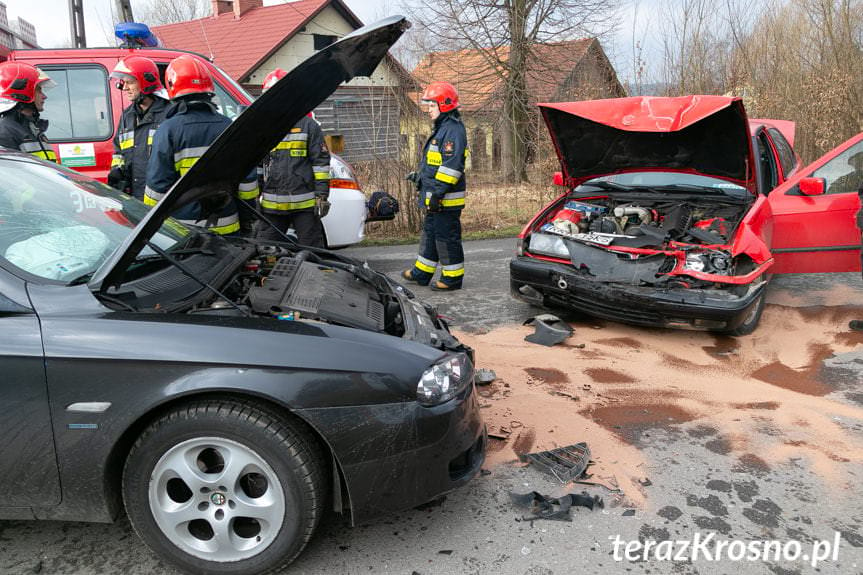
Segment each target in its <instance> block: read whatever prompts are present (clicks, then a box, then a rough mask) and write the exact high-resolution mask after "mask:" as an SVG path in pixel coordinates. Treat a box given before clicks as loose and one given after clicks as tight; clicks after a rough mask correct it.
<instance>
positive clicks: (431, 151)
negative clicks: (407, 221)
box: [419, 112, 469, 210]
mask: <svg viewBox="0 0 863 575" xmlns="http://www.w3.org/2000/svg"><path fill="white" fill-rule="evenodd" d="M468 153H469V152H468V148H467V134H466V132H465V128H464V124H463V123H462V121H461V118H460V117H459V116H458V115H456V114H454V113H452V112H448V113H445V114H441V115H440V116H438V118H437V120H435V123H434V132H433V133H432V135H431V137H430V138H429V139H428V141H427V142H426V144H425V146H424V147H423V152H422V158H421V159H420V170H419V172H420V195H419V203H420V207H426V206H428V205H429V199H430V198H431V196H432V194H434V195H436V196H439V197H440V198H441V208H442V209H444V210H460V209H462V208H464V203H465V187H466V182H465V177H464V165H465V159H466V158H467V155H468Z"/></svg>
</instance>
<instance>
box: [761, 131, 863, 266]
mask: <svg viewBox="0 0 863 575" xmlns="http://www.w3.org/2000/svg"><path fill="white" fill-rule="evenodd" d="M861 153H863V133H860V134H858V135H856V136H854V137H853V138H851V139H850V140H848V141H846V142H845V143H843V144H842V145H840V146H838V147H837V148H835V149H833V150H831V151H830V152H828V153H827V154H825V155H824V156H822V157H821V158H820V159H819V160H817V161H815V162H813V163H812V164H810V165H808V166H806V167H805V168H803V169H802V170H800V171H798V172H797V173H796V174H795V175H794V177H792V178H791V179H790V180H788V181H787V182H785V183H784V184H782V185H780V186H779V187H777V188H776V189H775V190H773V192H771V194H770V196H769V201H770V206H771V208H772V211H773V240H772V245H771V251H772V253H773V257H774V261H775V263H774V265H773V267H772V268H771V269H770V271H771V273H776V274H784V273H826V272H854V271H860V231H859V230H858V229H857V224H856V215H857V211H858V209H859V207H860V201H859V198H858V195H857V188H858V186H859V185H860V184H861V183H863V169H860V168H863V164H861V163H858V169H855V167H854V163H855V162H859V161H860V159H861V158H863V156H857V154H861ZM810 177H811V178H821V179H823V181H824V193H822V194H819V195H806V194H804V193H803V192H801V191H800V185H799V182H800V180H801V179H803V178H810Z"/></svg>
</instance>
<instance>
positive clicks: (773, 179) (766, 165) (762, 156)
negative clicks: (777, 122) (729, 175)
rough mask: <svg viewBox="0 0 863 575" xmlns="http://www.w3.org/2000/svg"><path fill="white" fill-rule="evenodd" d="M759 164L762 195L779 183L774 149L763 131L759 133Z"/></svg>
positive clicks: (757, 151)
mask: <svg viewBox="0 0 863 575" xmlns="http://www.w3.org/2000/svg"><path fill="white" fill-rule="evenodd" d="M757 142H758V146H757V147H758V149H757V150H756V153H757V154H758V163H759V167H760V168H761V193H763V194H766V193H768V192H770V190H772V189H773V188H775V187H776V184H778V183H779V176H778V173H777V171H776V157H775V156H774V155H773V148H772V147H771V146H770V142H769V141H768V139H767V134H766V133H765V132H764V131H763V130H762V131H761V132H759V133H758V139H757Z"/></svg>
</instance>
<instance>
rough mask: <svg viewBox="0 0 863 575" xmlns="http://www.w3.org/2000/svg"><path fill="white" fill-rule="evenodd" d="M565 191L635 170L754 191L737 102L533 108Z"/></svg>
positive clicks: (629, 101)
mask: <svg viewBox="0 0 863 575" xmlns="http://www.w3.org/2000/svg"><path fill="white" fill-rule="evenodd" d="M539 108H540V111H541V112H542V115H543V117H544V118H545V123H546V125H547V126H548V130H549V132H550V133H551V137H552V140H553V142H554V145H555V149H556V150H557V155H558V157H559V159H560V163H561V167H562V168H563V172H564V175H565V176H566V177H567V180H568V183H570V184H576V183H578V182H580V181H584V180H586V179H588V178H591V177H596V176H601V175H605V174H613V173H616V172H631V171H636V170H676V171H686V172H694V173H699V174H704V175H706V176H714V177H720V178H726V179H729V180H734V181H736V182H737V183H740V184H742V185H745V186H746V187H748V188H749V189H750V190H752V191H753V192H754V191H755V174H754V170H753V169H752V168H751V166H752V165H753V157H754V156H753V154H752V141H751V138H750V136H749V127H748V123H747V119H746V110H745V109H744V108H743V102H742V101H741V99H740V98H730V97H726V96H682V97H677V98H660V97H634V98H613V99H607V100H586V101H582V102H560V103H550V104H540V105H539Z"/></svg>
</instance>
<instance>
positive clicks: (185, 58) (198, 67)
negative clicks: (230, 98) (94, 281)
mask: <svg viewBox="0 0 863 575" xmlns="http://www.w3.org/2000/svg"><path fill="white" fill-rule="evenodd" d="M165 85H166V87H167V89H168V96H169V97H170V98H171V105H170V106H169V107H168V110H167V112H166V113H165V119H164V120H163V121H162V124H161V125H160V126H159V129H158V130H156V135H155V136H154V137H153V150H152V155H151V156H150V162H149V164H148V165H147V185H146V187H145V189H144V203H145V204H147V205H148V206H154V205H156V204H157V203H158V202H159V200H161V199H162V198H163V197H164V195H165V194H166V193H167V192H168V190H170V189H171V187H172V186H173V185H174V183H176V181H177V180H179V179H180V178H181V177H182V176H183V175H184V174H185V173H186V172H188V171H189V169H190V168H191V167H192V166H193V165H194V164H195V162H197V161H198V159H199V158H200V157H201V156H203V155H204V152H206V150H207V148H208V147H209V146H210V144H212V143H213V141H215V139H216V138H217V137H218V136H219V134H221V133H222V131H223V130H224V129H225V128H227V127H228V125H229V124H230V123H231V120H230V119H228V118H227V117H226V116H223V115H222V114H220V113H219V112H218V111H217V110H216V106H215V104H213V102H212V97H213V95H214V87H213V79H212V77H211V76H210V73H209V72H208V71H207V69H206V68H205V67H204V65H203V64H202V63H201V62H199V61H198V60H196V59H195V58H194V57H193V56H190V55H185V54H184V55H182V56H180V57H178V58H176V59H174V60H173V61H172V62H171V63H170V64H169V65H168V69H167V70H166V71H165ZM259 194H260V190H259V188H258V180H257V171H256V170H252V172H251V173H250V174H248V175H247V176H246V178H244V180H243V181H242V182H240V184H239V187H238V189H236V190H233V191H232V193H231V194H227V193H226V194H222V195H219V196H217V197H215V198H206V199H205V200H203V201H201V202H194V203H192V204H189V205H187V206H184V207H183V208H180V210H179V211H177V212H176V213H175V214H173V215H174V217H175V218H177V219H179V220H180V221H182V222H184V223H187V224H192V225H197V226H203V227H206V228H208V229H209V230H210V231H212V232H215V233H218V234H223V235H226V234H235V233H237V232H240V231H241V230H242V231H243V233H245V234H248V233H249V232H250V230H251V229H252V224H253V222H254V219H253V218H254V216H251V217H250V210H242V211H240V210H239V206H238V205H237V201H245V202H247V203H249V205H250V206H251V205H253V204H254V202H255V200H256V199H257V198H258V195H259ZM252 213H253V212H252Z"/></svg>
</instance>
